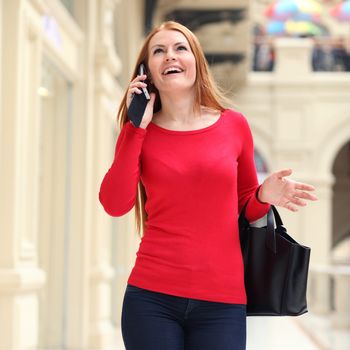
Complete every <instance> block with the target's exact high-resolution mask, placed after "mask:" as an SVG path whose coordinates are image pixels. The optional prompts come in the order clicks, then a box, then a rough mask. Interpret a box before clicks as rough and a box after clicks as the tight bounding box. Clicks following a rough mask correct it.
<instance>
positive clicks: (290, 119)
mask: <svg viewBox="0 0 350 350" xmlns="http://www.w3.org/2000/svg"><path fill="white" fill-rule="evenodd" d="M166 19H174V20H177V21H179V22H181V23H183V24H185V25H186V26H188V27H189V28H190V29H192V30H193V31H194V33H195V34H196V35H197V36H198V38H199V40H200V42H201V43H202V45H203V48H204V51H205V54H206V57H207V60H208V62H209V64H210V66H211V69H212V72H213V74H214V76H215V79H216V80H217V82H218V83H219V84H220V85H221V86H222V87H223V88H224V89H225V91H226V92H227V95H228V96H229V97H230V98H231V99H232V100H233V101H234V103H235V106H236V108H237V109H238V110H240V111H241V112H243V113H244V114H245V115H246V117H247V118H248V120H249V123H250V125H251V128H252V131H253V134H254V140H255V158H256V165H257V169H258V172H259V178H260V181H262V180H263V179H264V177H265V176H266V174H268V173H270V172H272V171H275V170H278V169H280V168H282V167H291V168H292V169H293V170H294V173H293V179H295V180H298V181H303V182H307V183H311V184H313V185H314V186H316V187H317V195H318V197H319V201H318V202H315V203H311V204H310V205H309V206H308V207H307V208H303V209H302V210H301V211H299V213H297V214H294V213H290V212H287V211H286V210H283V209H281V210H280V212H281V215H282V218H283V220H284V223H285V224H286V226H287V227H288V230H289V231H290V233H291V235H292V236H293V237H294V238H295V239H296V240H298V241H300V242H301V243H303V244H305V245H307V246H310V247H311V249H312V253H311V262H310V274H309V281H308V306H309V313H307V314H305V315H303V316H300V317H297V318H293V317H287V318H285V317H282V318H281V317H278V318H270V317H266V318H259V317H251V318H248V350H264V349H269V350H275V349H282V350H288V349H296V348H297V349H299V350H313V349H322V350H323V349H332V350H333V349H334V350H339V349H350V210H349V208H350V58H349V53H350V1H341V0H328V1H326V0H324V1H321V0H319V1H317V0H302V1H301V0H293V1H292V0H280V1H270V0H250V1H244V0H216V1H209V0H208V1H205V0H61V1H60V0H2V1H1V2H0V29H1V36H0V48H1V52H2V55H1V58H0V59H1V61H0V62H1V65H0V77H1V87H0V89H1V90H0V108H1V115H0V193H1V196H0V198H1V199H0V349H1V350H29V349H30V350H37V349H38V350H39V349H43V350H44V349H45V350H46V349H47V350H48V349H50V350H54V349H55V350H66V349H67V350H73V349H74V350H78V349H79V350H88V349H96V350H106V349H108V350H109V349H118V350H119V349H121V350H122V349H124V347H123V345H122V341H121V333H120V315H121V305H122V298H123V294H124V290H125V286H126V281H127V278H128V275H129V273H130V270H131V268H132V266H133V264H134V261H135V258H136V256H135V252H136V250H137V249H138V245H139V238H138V236H137V233H136V229H135V224H134V210H131V211H130V212H129V213H128V214H127V215H124V216H123V217H118V218H111V217H109V216H108V215H107V214H106V213H105V212H104V211H103V209H102V207H101V205H100V204H99V201H98V192H99V186H100V183H101V181H102V178H103V176H104V174H105V172H106V171H107V170H108V168H109V166H110V165H111V162H112V160H113V156H114V148H115V142H116V139H117V137H118V133H119V130H118V128H117V124H116V111H117V108H118V105H119V102H120V100H121V97H122V94H123V93H124V91H125V89H126V88H127V85H128V82H129V81H130V77H131V72H132V70H133V68H134V64H135V61H136V56H137V54H138V51H139V49H140V47H141V44H142V41H143V39H144V37H145V35H146V34H147V33H148V31H149V30H150V29H151V28H152V27H153V26H154V25H157V24H159V23H160V22H162V21H163V20H166ZM145 350H147V349H145ZM198 350H200V349H198ZM213 350H214V349H213Z"/></svg>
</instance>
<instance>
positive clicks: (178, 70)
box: [163, 67, 183, 75]
mask: <svg viewBox="0 0 350 350" xmlns="http://www.w3.org/2000/svg"><path fill="white" fill-rule="evenodd" d="M169 72H176V73H181V72H183V70H182V69H180V68H177V67H169V68H167V69H166V70H165V71H164V72H163V74H164V75H165V74H168V73H169Z"/></svg>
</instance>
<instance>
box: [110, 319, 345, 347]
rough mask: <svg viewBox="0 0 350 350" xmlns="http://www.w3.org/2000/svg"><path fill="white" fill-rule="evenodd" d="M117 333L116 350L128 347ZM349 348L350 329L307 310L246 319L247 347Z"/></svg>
mask: <svg viewBox="0 0 350 350" xmlns="http://www.w3.org/2000/svg"><path fill="white" fill-rule="evenodd" d="M118 334H119V338H118V344H117V346H116V350H125V348H124V345H123V341H122V338H121V334H120V330H119V331H118ZM349 349H350V331H345V330H334V329H333V328H332V327H331V322H330V318H327V317H316V316H314V315H311V314H310V313H308V314H305V315H302V316H299V317H248V319H247V350H349ZM145 350H147V349H145ZM164 350H166V349H164ZM198 350H200V349H198ZM213 350H216V349H213Z"/></svg>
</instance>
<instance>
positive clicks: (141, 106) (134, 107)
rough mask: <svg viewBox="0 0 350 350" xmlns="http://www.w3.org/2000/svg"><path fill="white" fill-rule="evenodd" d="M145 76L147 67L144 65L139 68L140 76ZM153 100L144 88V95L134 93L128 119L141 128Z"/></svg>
mask: <svg viewBox="0 0 350 350" xmlns="http://www.w3.org/2000/svg"><path fill="white" fill-rule="evenodd" d="M144 74H145V66H144V64H143V63H141V64H140V67H139V76H141V75H144ZM150 99H151V97H150V95H149V93H148V90H147V88H145V87H143V88H142V93H141V94H137V93H134V94H133V97H132V100H131V103H130V106H129V108H128V112H127V115H128V118H129V119H130V120H131V121H132V123H133V124H134V125H135V126H136V127H139V126H140V124H141V121H142V117H143V115H144V113H145V109H146V106H147V104H148V101H149V100H150Z"/></svg>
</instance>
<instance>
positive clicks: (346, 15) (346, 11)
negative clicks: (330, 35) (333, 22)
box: [329, 0, 350, 22]
mask: <svg viewBox="0 0 350 350" xmlns="http://www.w3.org/2000/svg"><path fill="white" fill-rule="evenodd" d="M329 13H330V15H331V16H332V17H334V18H336V19H337V20H339V21H343V22H346V21H350V0H347V1H344V2H341V3H340V4H338V5H336V6H335V7H333V8H332V9H331V10H330V12H329Z"/></svg>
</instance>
